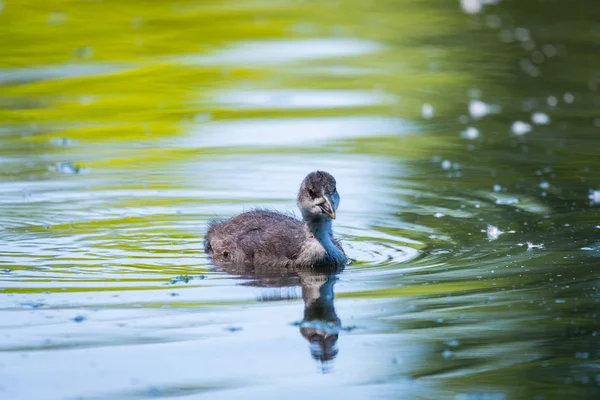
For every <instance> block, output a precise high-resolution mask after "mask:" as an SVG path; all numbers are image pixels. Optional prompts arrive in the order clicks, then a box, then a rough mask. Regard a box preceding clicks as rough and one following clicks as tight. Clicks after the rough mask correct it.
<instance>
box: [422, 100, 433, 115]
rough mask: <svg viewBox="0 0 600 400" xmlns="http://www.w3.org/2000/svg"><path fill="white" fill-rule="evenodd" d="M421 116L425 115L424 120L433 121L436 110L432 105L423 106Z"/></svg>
mask: <svg viewBox="0 0 600 400" xmlns="http://www.w3.org/2000/svg"><path fill="white" fill-rule="evenodd" d="M421 115H423V118H425V119H431V118H433V116H434V115H435V108H433V106H432V105H431V104H427V103H426V104H423V107H421Z"/></svg>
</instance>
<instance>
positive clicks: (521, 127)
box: [510, 121, 531, 136]
mask: <svg viewBox="0 0 600 400" xmlns="http://www.w3.org/2000/svg"><path fill="white" fill-rule="evenodd" d="M510 129H511V131H512V133H514V134H515V135H517V136H523V135H525V134H526V133H529V132H531V125H530V124H528V123H527V122H523V121H515V122H513V124H512V126H511V128H510Z"/></svg>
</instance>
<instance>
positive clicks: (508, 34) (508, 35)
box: [500, 29, 513, 43]
mask: <svg viewBox="0 0 600 400" xmlns="http://www.w3.org/2000/svg"><path fill="white" fill-rule="evenodd" d="M500 40H502V41H503V42H504V43H512V41H513V33H512V31H511V30H508V29H504V30H503V31H502V32H500Z"/></svg>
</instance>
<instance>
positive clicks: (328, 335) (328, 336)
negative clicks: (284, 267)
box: [220, 264, 343, 372]
mask: <svg viewBox="0 0 600 400" xmlns="http://www.w3.org/2000/svg"><path fill="white" fill-rule="evenodd" d="M220 266H221V267H222V268H223V269H224V270H225V271H226V272H228V273H230V274H233V275H238V276H240V277H242V278H246V279H249V280H248V282H245V283H244V285H250V286H257V287H262V288H265V293H263V295H262V296H261V300H263V301H278V300H289V299H296V298H299V296H298V293H297V291H296V290H295V289H296V288H297V287H298V285H300V286H301V288H302V299H303V300H304V318H303V319H302V321H301V322H300V323H299V327H300V334H301V335H302V336H303V337H304V338H305V339H306V340H307V341H308V342H309V344H310V353H311V355H312V358H313V359H314V360H316V361H318V362H320V363H321V371H322V372H328V371H329V370H330V367H331V362H332V361H333V359H334V358H335V357H336V356H337V354H338V347H337V341H338V337H339V333H340V331H341V330H342V323H341V320H340V318H339V317H338V315H337V313H336V311H335V305H334V290H333V289H334V285H335V283H336V281H337V279H338V275H339V273H340V272H341V271H342V270H343V267H336V266H332V267H330V268H326V269H323V268H321V269H310V270H309V269H296V270H292V271H289V270H288V271H285V272H282V271H281V269H278V268H275V269H273V268H268V267H264V266H263V267H261V266H257V267H252V266H248V265H246V266H244V265H233V264H221V265H220ZM272 289H280V290H272Z"/></svg>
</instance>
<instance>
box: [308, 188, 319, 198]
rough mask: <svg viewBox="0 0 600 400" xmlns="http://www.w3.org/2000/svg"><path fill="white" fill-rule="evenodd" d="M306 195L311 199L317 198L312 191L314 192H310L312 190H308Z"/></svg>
mask: <svg viewBox="0 0 600 400" xmlns="http://www.w3.org/2000/svg"><path fill="white" fill-rule="evenodd" d="M308 195H309V196H310V197H312V198H313V199H314V198H315V197H317V194H316V193H315V191H314V190H312V189H308Z"/></svg>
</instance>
